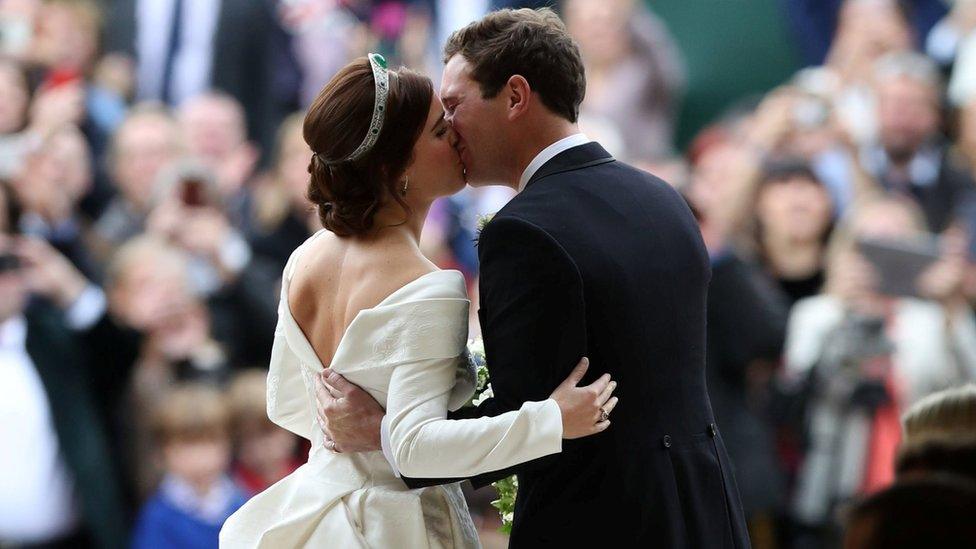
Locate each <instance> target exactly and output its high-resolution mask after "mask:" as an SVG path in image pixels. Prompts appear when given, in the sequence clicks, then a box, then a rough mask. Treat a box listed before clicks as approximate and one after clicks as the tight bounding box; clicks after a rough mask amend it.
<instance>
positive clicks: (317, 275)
mask: <svg viewBox="0 0 976 549" xmlns="http://www.w3.org/2000/svg"><path fill="white" fill-rule="evenodd" d="M310 244H311V245H310V246H309V249H308V250H306V251H305V252H304V253H303V254H302V257H301V258H300V261H299V262H298V265H297V268H296V273H295V277H294V279H293V289H294V290H298V291H294V292H292V293H293V294H298V295H295V296H294V297H296V298H297V299H298V300H301V297H300V296H301V295H302V294H304V295H306V296H309V297H310V298H311V297H312V296H315V297H314V298H313V299H314V301H318V302H320V303H321V301H322V299H323V298H325V300H326V301H332V302H333V303H334V304H335V305H338V306H339V307H340V308H341V309H343V310H346V311H349V312H350V313H352V314H354V312H355V311H358V310H361V309H368V308H370V307H374V306H375V305H377V304H378V303H380V302H382V301H383V300H384V299H385V298H386V297H387V296H389V295H390V294H392V293H393V292H395V291H397V290H398V289H399V288H401V287H403V286H404V285H406V284H408V283H410V282H411V281H413V280H415V279H417V278H419V277H421V276H424V275H426V274H429V273H431V272H434V271H436V270H437V267H436V266H435V265H434V264H433V263H431V262H430V261H429V260H428V259H427V258H425V257H424V256H423V254H422V253H420V251H419V250H418V249H417V248H416V246H408V245H403V244H397V243H393V244H391V245H385V246H368V247H366V246H359V245H356V244H354V243H350V242H348V241H345V240H343V239H339V238H337V237H335V236H334V235H331V234H328V235H324V236H323V237H322V238H318V239H316V240H315V241H313V242H311V243H310ZM295 286H297V287H295ZM333 300H334V301H333ZM343 316H346V315H343Z"/></svg>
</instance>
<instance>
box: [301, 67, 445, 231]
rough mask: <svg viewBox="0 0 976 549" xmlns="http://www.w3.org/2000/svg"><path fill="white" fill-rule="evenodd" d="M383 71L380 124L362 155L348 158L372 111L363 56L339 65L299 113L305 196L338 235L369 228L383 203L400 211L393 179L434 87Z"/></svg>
mask: <svg viewBox="0 0 976 549" xmlns="http://www.w3.org/2000/svg"><path fill="white" fill-rule="evenodd" d="M389 72H390V87H389V90H390V91H389V97H388V98H387V102H386V110H385V112H386V114H385V118H384V123H383V129H382V131H380V136H379V139H378V140H377V141H376V144H375V145H374V146H373V148H372V149H371V150H370V151H369V152H367V153H366V154H365V155H364V156H363V157H362V158H360V159H358V160H356V161H353V162H349V161H344V160H343V159H344V158H346V157H347V156H349V155H350V154H351V153H352V152H353V151H354V150H355V149H356V148H357V147H358V146H359V144H360V143H362V141H363V138H365V137H366V132H367V131H369V124H370V121H371V119H372V116H373V103H374V100H375V97H376V88H375V83H374V79H373V70H372V68H371V66H370V64H369V60H368V59H367V58H365V57H362V58H359V59H356V60H355V61H353V62H351V63H349V64H348V65H346V66H345V67H343V68H342V70H340V71H339V72H338V73H337V74H336V75H335V76H334V77H333V78H332V80H330V81H329V83H328V84H326V85H325V87H324V88H322V91H321V92H319V95H318V97H316V98H315V101H313V102H312V105H311V107H309V109H308V114H306V115H305V122H304V124H303V127H302V134H303V136H304V138H305V142H306V143H308V146H309V147H310V148H311V149H312V151H313V154H312V159H311V161H310V162H309V165H308V173H309V175H310V176H311V177H310V180H309V184H308V199H309V200H311V201H312V203H314V204H315V205H316V206H317V207H318V212H319V219H320V220H321V221H322V226H324V227H325V228H326V229H328V230H330V231H332V232H333V233H335V234H337V235H339V236H354V235H360V234H363V233H366V232H368V231H370V230H371V229H372V228H373V221H374V216H375V215H376V212H377V211H378V210H379V209H380V207H381V206H382V205H383V204H385V203H386V202H387V201H388V200H391V199H392V200H394V201H396V202H397V203H398V204H400V206H401V207H403V208H404V211H407V210H408V208H407V204H406V203H405V202H404V201H403V199H402V198H401V197H400V195H399V193H398V190H399V179H400V176H401V175H402V174H403V172H404V170H406V168H407V166H409V165H410V162H411V161H412V160H413V146H414V144H415V143H416V142H417V139H418V138H419V137H420V134H421V132H422V131H423V129H424V124H425V123H426V121H427V114H428V112H429V110H430V101H431V99H432V98H433V95H434V86H433V84H432V83H431V81H430V79H429V78H427V77H426V76H424V75H422V74H420V73H417V72H414V71H412V70H409V69H406V68H403V67H401V68H399V69H397V70H395V71H392V70H391V71H389Z"/></svg>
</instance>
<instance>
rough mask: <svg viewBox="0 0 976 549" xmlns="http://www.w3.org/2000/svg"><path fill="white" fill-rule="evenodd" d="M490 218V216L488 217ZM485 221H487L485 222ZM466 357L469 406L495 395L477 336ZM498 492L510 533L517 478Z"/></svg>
mask: <svg viewBox="0 0 976 549" xmlns="http://www.w3.org/2000/svg"><path fill="white" fill-rule="evenodd" d="M489 220H490V217H489ZM485 223H487V221H486V222H485ZM479 233H480V231H479ZM468 358H469V359H470V360H471V362H472V363H474V365H475V371H476V372H477V374H478V382H477V386H476V388H475V392H474V396H472V398H471V403H470V405H471V406H480V405H481V403H482V402H484V401H486V400H488V399H489V398H492V397H493V396H495V393H494V391H493V390H492V388H491V383H490V382H489V380H488V365H487V364H488V363H487V361H486V360H485V343H484V341H483V340H482V339H481V338H480V337H479V338H476V339H472V340H470V341H468ZM491 485H492V486H494V487H495V490H496V491H497V492H498V499H496V500H495V501H493V502H491V505H492V506H493V507H494V508H495V509H498V514H499V515H500V516H501V518H502V527H501V531H502V532H504V533H506V534H510V533H511V532H512V518H513V516H514V513H515V497H516V496H517V495H518V478H516V477H515V475H512V476H510V477H508V478H503V479H502V480H499V481H497V482H493V483H492V484H491Z"/></svg>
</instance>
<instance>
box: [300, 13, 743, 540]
mask: <svg viewBox="0 0 976 549" xmlns="http://www.w3.org/2000/svg"><path fill="white" fill-rule="evenodd" d="M445 58H446V60H447V64H446V66H445V67H444V74H443V80H442V86H441V100H442V102H443V104H444V110H445V116H446V118H447V119H448V120H449V121H450V122H451V123H452V124H453V126H454V128H455V129H456V130H457V132H458V134H459V136H460V141H459V143H458V151H459V153H460V155H461V157H462V160H463V161H464V164H465V165H466V167H467V174H468V179H469V183H470V184H471V185H474V186H477V185H487V184H492V183H495V182H499V181H502V182H504V183H505V184H507V185H508V186H510V187H512V188H513V189H516V190H517V191H519V194H518V195H517V196H516V197H515V198H514V199H512V201H511V202H510V203H509V204H508V205H507V206H505V207H504V208H503V209H502V210H501V211H500V212H498V213H497V214H496V215H495V216H494V218H493V219H492V221H491V222H490V223H488V225H487V226H486V227H485V229H484V230H483V232H482V234H481V238H480V243H479V246H478V253H479V257H480V261H481V281H480V288H481V289H480V301H481V309H480V310H479V312H478V314H479V317H480V320H481V327H482V331H483V334H484V342H485V349H486V352H487V356H488V365H489V370H490V376H491V384H492V387H493V389H494V394H495V397H494V398H492V399H489V400H487V401H486V402H484V403H483V404H481V405H480V406H478V407H477V408H473V409H465V410H462V411H461V413H459V414H452V415H451V418H458V419H460V418H464V417H478V416H485V415H487V416H494V415H497V414H501V413H503V412H506V411H509V410H515V409H518V407H519V406H520V405H521V404H522V403H523V402H525V401H532V400H536V401H538V400H545V399H546V398H548V396H549V394H550V393H551V392H552V390H553V389H554V388H555V387H556V386H557V385H559V383H560V382H561V381H562V380H563V379H564V378H565V377H566V375H567V374H568V373H569V371H570V370H571V369H572V368H573V366H574V365H575V364H576V363H577V361H578V360H579V358H580V357H581V356H584V355H586V356H588V357H589V358H590V360H591V362H592V364H594V365H595V367H594V368H591V369H590V374H589V376H588V377H594V376H595V375H597V374H598V373H603V372H608V373H610V374H611V375H612V376H613V379H614V380H616V381H618V382H619V384H618V388H617V395H618V396H619V397H620V400H619V405H618V406H617V407H616V409H615V410H614V411H613V415H612V418H611V422H612V425H611V427H610V428H609V429H607V430H606V431H604V432H603V433H600V434H598V435H595V436H591V437H587V438H583V439H577V440H567V441H564V442H563V450H562V452H561V453H559V454H554V455H551V456H547V457H544V458H541V459H538V460H535V461H532V462H529V463H524V464H522V465H519V466H516V467H514V468H512V469H510V470H505V471H497V472H493V473H489V474H484V475H481V476H478V477H475V478H472V479H471V481H472V483H474V485H475V486H483V485H485V484H488V483H490V482H492V481H495V480H498V479H500V478H503V477H505V476H508V475H511V474H512V473H517V474H518V479H519V492H518V500H517V502H516V505H515V517H514V527H513V530H512V536H511V546H512V547H543V546H545V547H586V546H595V545H592V544H597V543H598V544H600V545H599V546H606V545H611V546H623V547H676V548H677V547H708V548H713V547H748V546H749V539H748V536H747V533H746V529H745V524H744V521H743V518H742V509H741V505H740V503H739V496H738V493H737V490H736V487H735V481H734V480H733V477H732V469H731V466H730V463H729V458H728V455H727V454H726V452H725V446H724V444H723V443H722V437H721V435H720V434H719V432H718V429H717V428H716V426H715V419H714V417H713V416H712V410H711V405H710V403H709V401H708V396H707V394H706V391H705V370H704V355H705V295H706V290H707V288H708V282H709V278H710V276H711V272H710V268H709V261H708V255H707V253H706V251H705V247H704V245H703V244H702V239H701V236H700V234H699V231H698V227H697V225H696V223H695V220H694V218H693V217H692V215H691V212H690V211H689V210H688V208H687V207H686V205H685V203H684V201H683V200H682V198H681V197H680V196H679V195H678V194H677V193H676V192H675V191H674V190H672V188H671V187H670V186H668V185H667V184H666V183H664V182H663V181H661V180H660V179H658V178H656V177H654V176H651V175H649V174H647V173H644V172H641V171H639V170H636V169H634V168H632V167H630V166H628V165H626V164H623V163H622V162H618V161H616V160H614V159H613V157H611V156H610V155H609V154H608V153H607V152H606V151H605V150H604V149H603V147H601V146H600V145H599V144H597V143H595V142H592V141H590V140H588V139H587V138H586V137H585V136H584V135H583V134H581V133H580V131H579V128H578V126H577V117H578V114H579V106H580V102H581V101H582V100H583V94H584V91H585V88H586V82H585V77H584V74H583V65H582V61H581V60H580V54H579V51H578V50H577V47H576V44H575V43H574V42H573V40H572V39H571V38H570V36H569V35H568V34H567V32H566V28H565V26H564V25H563V23H562V21H560V20H559V18H558V17H557V16H556V15H555V14H554V13H553V12H552V11H550V10H547V9H542V10H528V9H522V10H517V11H511V10H503V11H497V12H493V13H490V14H488V15H487V16H485V17H484V18H483V19H482V20H480V21H477V22H475V23H472V24H471V25H468V26H467V27H465V28H463V29H461V30H459V31H457V32H455V33H454V34H453V35H452V36H451V38H450V40H449V42H448V44H447V47H446V51H445ZM325 375H326V376H327V378H326V380H325V381H326V382H327V383H328V384H329V385H330V386H331V387H333V388H334V389H333V391H335V392H334V394H330V393H329V391H325V390H323V391H320V392H319V400H320V403H319V404H320V415H321V419H322V420H323V423H324V424H325V430H326V437H327V438H331V439H332V440H334V441H335V444H336V446H337V449H338V451H343V452H350V451H366V450H378V449H380V446H381V439H382V438H384V437H383V436H381V435H380V432H381V430H383V428H382V427H381V424H382V423H383V422H382V418H383V411H382V409H381V408H380V407H379V405H378V404H376V402H375V401H373V400H372V399H371V398H370V397H369V396H368V395H366V393H364V392H363V391H361V390H359V389H358V388H356V387H355V386H354V385H351V384H349V383H348V382H346V381H345V380H343V379H342V378H341V377H339V376H338V374H335V373H332V372H328V371H327V372H326V374H325ZM403 480H404V482H406V483H407V484H408V485H409V486H411V487H420V486H429V485H432V484H440V483H445V482H449V481H452V480H459V479H408V478H404V479H403Z"/></svg>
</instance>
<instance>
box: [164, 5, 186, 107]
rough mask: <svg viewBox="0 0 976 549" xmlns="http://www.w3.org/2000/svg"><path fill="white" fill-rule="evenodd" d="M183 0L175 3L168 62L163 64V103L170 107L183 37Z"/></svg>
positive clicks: (170, 30)
mask: <svg viewBox="0 0 976 549" xmlns="http://www.w3.org/2000/svg"><path fill="white" fill-rule="evenodd" d="M182 28H183V0H174V1H173V24H172V25H171V26H170V29H169V42H168V44H167V47H166V62H165V63H164V64H163V93H162V100H163V103H166V104H167V105H169V104H170V103H171V102H172V99H173V97H172V95H173V94H172V87H173V66H174V65H175V63H176V54H177V53H179V51H180V38H181V36H182V35H183V33H182V32H181V29H182Z"/></svg>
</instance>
